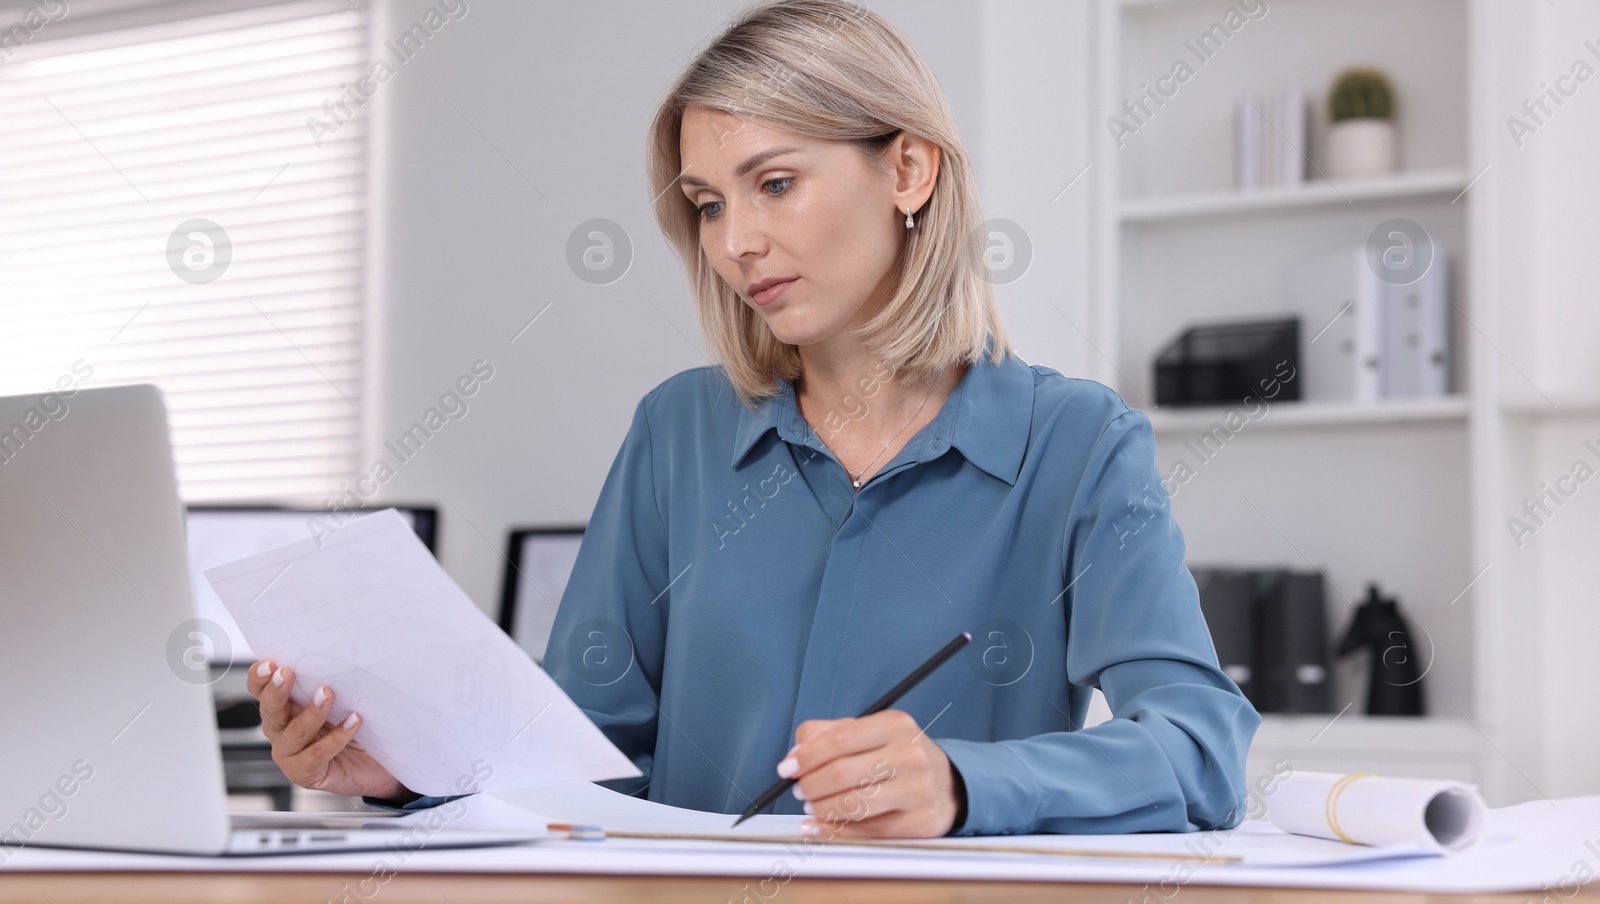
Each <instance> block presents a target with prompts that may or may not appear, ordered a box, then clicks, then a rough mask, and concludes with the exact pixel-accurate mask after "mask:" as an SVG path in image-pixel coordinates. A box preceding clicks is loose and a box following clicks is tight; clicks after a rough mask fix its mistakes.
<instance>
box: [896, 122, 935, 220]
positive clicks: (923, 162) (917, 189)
mask: <svg viewBox="0 0 1600 904" xmlns="http://www.w3.org/2000/svg"><path fill="white" fill-rule="evenodd" d="M887 160H888V162H889V164H890V165H891V166H892V167H893V168H894V193H895V209H897V210H906V209H908V208H909V209H910V210H911V211H912V212H916V211H918V210H921V209H922V205H924V204H926V203H928V198H930V197H932V196H933V185H934V182H935V181H936V180H937V179H938V177H939V160H940V149H939V146H938V145H937V144H934V143H933V142H931V141H929V140H927V139H926V138H923V137H921V136H920V135H914V134H912V133H911V132H907V131H905V130H904V129H902V130H901V131H900V132H899V133H898V134H897V135H896V136H895V139H894V142H893V143H892V144H890V145H889V151H888V154H887Z"/></svg>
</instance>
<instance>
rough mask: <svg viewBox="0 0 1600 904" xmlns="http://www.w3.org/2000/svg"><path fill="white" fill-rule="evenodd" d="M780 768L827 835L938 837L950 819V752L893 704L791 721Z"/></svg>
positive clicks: (812, 823) (953, 805)
mask: <svg viewBox="0 0 1600 904" xmlns="http://www.w3.org/2000/svg"><path fill="white" fill-rule="evenodd" d="M794 734H795V746H794V747H793V748H792V749H790V751H789V753H788V754H787V755H786V756H785V757H784V760H783V762H782V763H779V764H778V775H779V776H781V777H783V778H797V779H799V784H797V785H796V786H795V790H796V791H797V792H798V793H797V794H796V795H795V796H796V797H799V798H801V799H802V800H804V801H806V803H807V805H808V806H807V812H808V813H810V814H811V816H812V818H811V819H809V820H807V821H806V823H805V828H806V829H808V830H809V829H812V828H813V827H814V828H815V830H816V831H815V834H817V835H819V836H821V837H824V838H937V837H939V836H941V835H944V834H945V833H947V832H949V831H950V828H951V827H952V826H953V825H955V820H956V814H957V812H958V802H957V800H956V784H955V776H954V774H953V768H952V767H951V765H950V759H949V758H948V757H946V756H945V753H944V751H943V750H942V749H940V747H939V745H938V744H935V743H934V742H933V741H931V740H929V739H928V736H927V735H926V734H925V733H924V732H923V731H922V729H920V728H918V727H917V722H916V720H915V719H913V718H911V716H910V715H908V714H906V713H905V712H902V711H901V710H897V709H889V710H884V711H883V712H881V713H877V714H876V715H871V716H867V717H866V718H862V719H810V720H807V721H805V722H802V723H800V727H799V728H797V729H795V733H794Z"/></svg>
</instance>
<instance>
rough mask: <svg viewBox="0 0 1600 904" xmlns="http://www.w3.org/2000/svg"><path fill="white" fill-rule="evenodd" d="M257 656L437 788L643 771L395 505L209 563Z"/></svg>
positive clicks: (397, 773) (388, 758)
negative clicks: (356, 719) (466, 588)
mask: <svg viewBox="0 0 1600 904" xmlns="http://www.w3.org/2000/svg"><path fill="white" fill-rule="evenodd" d="M205 576H206V579H207V580H209V581H210V582H211V586H212V587H213V588H215V589H216V591H217V595H218V596H219V597H220V598H221V599H222V602H223V605H225V606H227V608H228V611H229V612H230V613H231V614H232V615H233V617H234V619H235V620H236V621H238V623H239V628H240V630H241V631H242V632H243V633H244V636H245V639H246V640H247V641H248V642H249V643H250V647H251V649H253V650H254V651H255V653H256V655H257V656H259V657H261V658H263V659H271V660H272V661H273V662H275V663H278V664H280V665H289V666H291V667H292V668H293V669H294V670H295V683H294V689H293V691H292V693H291V698H292V699H293V700H294V701H295V702H296V703H298V704H300V705H301V706H304V705H307V704H308V703H310V701H311V695H312V694H313V693H314V692H315V691H316V688H317V687H318V686H319V685H324V684H325V685H327V686H328V687H329V688H332V689H333V691H334V703H333V711H332V713H331V715H330V720H331V721H334V722H338V721H341V720H343V719H344V718H345V717H346V716H347V715H349V714H350V713H351V712H359V713H360V714H361V718H362V725H361V729H360V731H359V733H358V734H357V735H356V740H357V741H358V742H360V744H361V746H362V747H364V748H365V749H366V750H367V751H368V752H370V753H371V754H372V756H373V758H374V759H376V760H377V761H378V762H379V763H380V764H382V765H383V766H384V768H386V769H388V770H389V772H390V773H392V774H393V775H394V777H395V778H397V779H399V780H400V782H401V783H402V784H404V785H405V786H406V787H407V788H410V789H411V790H413V791H416V792H418V793H421V794H428V795H445V794H461V793H464V792H468V791H491V790H497V789H504V788H525V787H536V786H540V785H550V784H565V783H571V782H592V781H604V780H607V779H615V778H632V777H637V776H639V775H641V774H642V773H640V771H639V769H638V767H636V766H635V765H634V764H633V762H632V761H631V760H629V759H628V758H627V757H626V756H624V755H623V753H622V751H620V750H618V749H617V748H616V747H615V746H614V745H613V744H612V743H611V742H610V741H609V740H608V739H607V738H606V736H605V735H604V734H603V733H601V731H600V729H599V728H597V727H596V726H595V724H594V723H593V722H591V721H589V718H588V717H587V716H586V715H584V713H583V711H582V710H581V709H579V708H578V706H577V704H576V703H574V702H573V701H572V698H570V697H568V696H567V695H566V693H564V692H563V691H562V690H561V688H560V687H559V686H557V685H556V683H555V681H553V680H552V679H551V678H550V676H549V675H547V674H546V673H545V672H544V670H543V669H541V668H539V666H538V665H536V664H535V663H534V662H533V660H532V659H531V658H530V657H529V656H528V655H527V653H525V652H524V651H523V650H522V649H521V648H520V647H518V646H517V645H516V643H515V642H514V641H512V640H511V638H509V637H507V636H506V634H505V632H503V631H501V630H500V628H499V626H497V625H496V624H495V623H494V622H492V621H490V620H489V618H488V616H486V615H484V614H483V612H482V610H480V609H479V608H478V607H477V606H476V605H475V604H474V603H473V602H472V600H471V599H469V598H468V597H467V595H466V593H464V592H463V591H462V590H461V588H460V587H458V586H457V585H456V583H455V582H454V581H452V580H451V579H450V577H449V576H448V575H446V574H445V572H444V569H443V568H441V567H440V566H439V563H438V562H437V561H436V560H435V559H434V558H433V555H432V554H431V553H430V552H428V549H427V547H425V546H424V545H423V544H422V541H421V540H419V539H418V538H417V535H416V534H415V533H413V532H412V530H411V527H410V526H409V525H407V524H406V522H405V520H404V519H403V518H402V517H401V516H400V515H399V513H398V512H396V511H394V510H393V509H385V510H383V511H380V512H377V513H375V514H371V515H367V516H364V517H360V518H355V519H352V520H350V521H346V522H344V523H343V525H342V526H340V527H337V528H336V529H333V530H331V531H329V532H327V533H324V534H322V535H320V536H316V537H312V538H308V539H306V540H301V541H298V542H295V543H291V544H289V545H287V546H282V547H279V548H277V549H273V550H269V551H267V552H264V553H259V554H257V555H253V556H249V557H247V558H244V559H240V560H238V561H235V562H230V563H228V564H226V565H220V566H217V567H216V568H211V569H207V570H206V572H205Z"/></svg>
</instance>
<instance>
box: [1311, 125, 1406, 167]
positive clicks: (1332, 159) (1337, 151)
mask: <svg viewBox="0 0 1600 904" xmlns="http://www.w3.org/2000/svg"><path fill="white" fill-rule="evenodd" d="M1395 144H1396V142H1395V129H1394V122H1393V121H1392V120H1388V119H1345V120H1341V121H1339V122H1336V123H1333V124H1332V125H1330V126H1329V127H1328V154H1327V161H1326V164H1327V168H1328V177H1329V178H1332V179H1363V178H1367V177H1370V176H1382V175H1386V174H1388V173H1392V172H1394V170H1395Z"/></svg>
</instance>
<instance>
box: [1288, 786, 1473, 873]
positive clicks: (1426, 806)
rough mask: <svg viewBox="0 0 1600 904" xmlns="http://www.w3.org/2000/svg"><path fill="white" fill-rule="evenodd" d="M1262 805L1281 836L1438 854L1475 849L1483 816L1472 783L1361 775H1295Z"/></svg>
mask: <svg viewBox="0 0 1600 904" xmlns="http://www.w3.org/2000/svg"><path fill="white" fill-rule="evenodd" d="M1266 803H1267V819H1268V821H1270V822H1271V823H1272V824H1273V825H1275V826H1277V827H1278V828H1280V829H1282V830H1283V831H1285V832H1291V833H1293V834H1296V835H1314V836H1316V837H1318V838H1331V839H1334V840H1337V841H1344V842H1348V843H1350V844H1367V845H1374V846H1379V845H1385V846H1386V845H1400V846H1419V847H1422V848H1425V849H1427V850H1431V851H1434V852H1436V853H1441V854H1443V853H1454V852H1457V851H1462V850H1466V849H1467V848H1469V847H1471V846H1472V845H1473V844H1475V843H1476V842H1477V840H1478V838H1479V837H1480V836H1481V835H1482V834H1483V828H1484V823H1485V821H1486V818H1487V811H1488V808H1487V807H1486V806H1485V805H1484V803H1483V798H1482V797H1481V796H1479V794H1478V791H1477V789H1476V788H1474V787H1473V786H1471V785H1467V784H1463V783H1461V782H1453V781H1433V780H1429V779H1416V778H1387V777H1384V776H1378V775H1372V774H1371V773H1366V772H1354V773H1349V774H1343V775H1341V774H1339V773H1335V772H1296V773H1293V774H1291V775H1288V776H1285V777H1283V778H1282V779H1280V780H1279V781H1278V783H1277V785H1276V787H1275V788H1274V789H1273V793H1272V794H1271V795H1270V796H1269V797H1267V799H1266Z"/></svg>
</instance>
